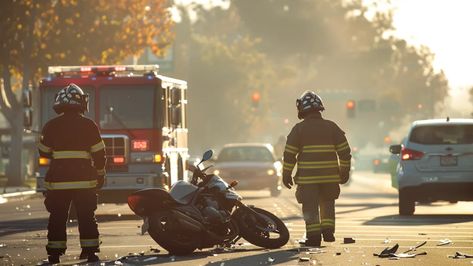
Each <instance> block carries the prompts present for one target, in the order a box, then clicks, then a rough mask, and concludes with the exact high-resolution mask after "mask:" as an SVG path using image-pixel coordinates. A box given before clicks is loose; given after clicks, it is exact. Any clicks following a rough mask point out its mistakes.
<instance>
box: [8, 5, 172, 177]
mask: <svg viewBox="0 0 473 266" xmlns="http://www.w3.org/2000/svg"><path fill="white" fill-rule="evenodd" d="M0 5H1V8H0V38H1V49H0V70H1V71H2V78H3V82H2V84H1V89H2V93H1V96H2V97H1V99H0V107H1V112H2V114H3V115H4V116H5V117H6V119H7V121H8V122H9V124H10V128H11V143H10V150H11V152H10V164H9V168H8V172H7V176H8V178H9V184H10V185H19V184H20V183H21V176H22V174H21V165H22V161H21V150H22V136H23V125H22V121H23V119H22V105H21V102H20V101H19V99H18V97H16V96H15V93H14V88H15V86H14V84H13V83H12V80H19V79H21V80H22V81H21V86H18V87H21V88H26V87H27V86H28V85H29V84H36V83H37V80H38V77H40V76H41V75H43V74H45V73H44V71H45V70H46V68H47V66H48V65H60V64H63V65H77V64H114V63H118V62H120V61H122V60H123V59H124V58H126V57H127V56H129V55H138V54H140V53H141V52H142V51H143V49H144V48H145V47H151V48H152V51H153V52H154V53H156V54H161V53H162V52H163V51H164V49H165V48H166V47H167V46H168V45H169V44H170V43H171V40H172V37H173V35H172V33H171V30H170V29H171V26H172V21H171V19H170V15H169V13H168V11H167V6H166V1H165V0H157V1H152V2H150V1H147V0H139V1H131V0H117V1H106V0H99V1H92V0H84V1H77V0H58V1H33V0H6V1H2V3H1V4H0ZM14 78H15V79H14Z"/></svg>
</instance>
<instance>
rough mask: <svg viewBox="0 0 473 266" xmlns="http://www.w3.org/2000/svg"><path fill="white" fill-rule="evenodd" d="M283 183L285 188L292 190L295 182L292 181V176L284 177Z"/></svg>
mask: <svg viewBox="0 0 473 266" xmlns="http://www.w3.org/2000/svg"><path fill="white" fill-rule="evenodd" d="M282 183H283V184H284V186H285V187H287V188H288V189H291V187H292V186H293V185H294V182H293V181H292V176H291V175H283V177H282Z"/></svg>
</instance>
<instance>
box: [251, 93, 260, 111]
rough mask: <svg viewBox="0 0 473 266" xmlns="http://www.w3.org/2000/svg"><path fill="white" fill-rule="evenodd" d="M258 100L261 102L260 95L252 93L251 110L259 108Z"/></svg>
mask: <svg viewBox="0 0 473 266" xmlns="http://www.w3.org/2000/svg"><path fill="white" fill-rule="evenodd" d="M260 100H261V95H260V94H259V92H257V91H255V92H253V94H252V95H251V103H252V106H253V108H258V107H259V102H260Z"/></svg>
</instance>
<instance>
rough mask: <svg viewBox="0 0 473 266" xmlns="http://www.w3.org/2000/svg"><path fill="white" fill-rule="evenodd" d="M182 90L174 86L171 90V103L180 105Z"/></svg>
mask: <svg viewBox="0 0 473 266" xmlns="http://www.w3.org/2000/svg"><path fill="white" fill-rule="evenodd" d="M181 92H182V90H181V89H180V88H177V87H174V88H172V90H171V105H179V104H180V103H181V96H182V95H181Z"/></svg>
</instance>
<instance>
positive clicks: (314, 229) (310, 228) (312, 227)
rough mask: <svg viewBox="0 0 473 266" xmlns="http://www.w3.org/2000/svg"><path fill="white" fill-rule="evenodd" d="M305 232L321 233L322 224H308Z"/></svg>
mask: <svg viewBox="0 0 473 266" xmlns="http://www.w3.org/2000/svg"><path fill="white" fill-rule="evenodd" d="M305 230H306V232H307V233H309V232H317V231H320V224H306V225H305Z"/></svg>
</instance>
